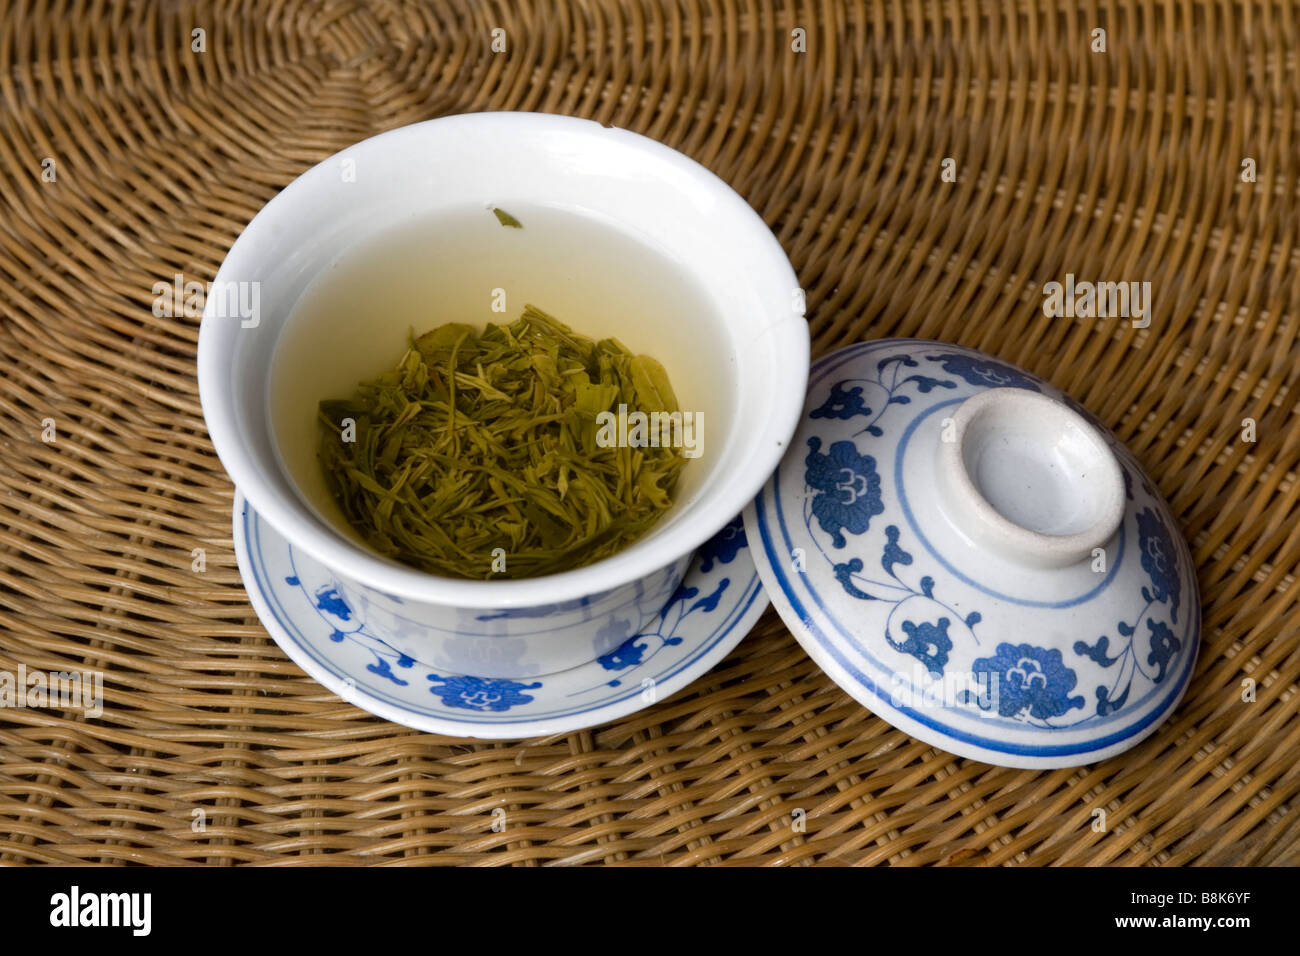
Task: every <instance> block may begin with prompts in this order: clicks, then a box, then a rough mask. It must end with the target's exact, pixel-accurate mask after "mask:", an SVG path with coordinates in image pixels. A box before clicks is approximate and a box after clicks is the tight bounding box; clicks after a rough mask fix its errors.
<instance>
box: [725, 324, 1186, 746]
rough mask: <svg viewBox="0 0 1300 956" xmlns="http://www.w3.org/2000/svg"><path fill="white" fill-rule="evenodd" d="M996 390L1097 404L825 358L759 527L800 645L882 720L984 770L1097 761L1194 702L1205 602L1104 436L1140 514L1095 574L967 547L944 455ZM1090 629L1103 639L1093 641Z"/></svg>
mask: <svg viewBox="0 0 1300 956" xmlns="http://www.w3.org/2000/svg"><path fill="white" fill-rule="evenodd" d="M990 388H1002V389H1007V388H1014V389H1023V390H1025V391H1030V392H1036V393H1038V394H1041V395H1046V396H1048V397H1050V398H1055V399H1056V400H1057V401H1062V402H1065V404H1066V405H1067V406H1069V407H1075V408H1078V407H1080V406H1078V403H1076V402H1072V401H1067V400H1066V397H1065V396H1063V395H1062V394H1061V393H1060V392H1058V391H1057V390H1055V389H1054V388H1052V387H1051V386H1050V385H1048V384H1047V383H1046V382H1043V381H1041V380H1040V379H1037V378H1036V377H1034V376H1032V375H1030V374H1029V373H1028V372H1024V371H1022V370H1020V369H1017V368H1015V367H1014V366H1011V365H1008V364H1006V363H1004V362H1001V361H998V360H995V359H992V358H990V357H989V356H985V355H982V354H981V353H977V352H973V351H971V350H969V349H964V348H961V347H958V346H952V345H947V344H944V343H939V342H923V341H913V340H899V341H888V340H886V341H883V342H874V343H866V344H863V345H859V346H851V347H849V348H847V349H843V350H841V351H840V352H837V353H834V354H832V355H829V356H826V357H825V358H823V359H821V360H820V361H819V362H817V363H816V364H815V365H814V368H813V374H812V376H811V380H810V385H809V394H808V402H807V404H806V406H805V416H804V420H803V422H802V423H801V426H800V428H799V430H798V431H797V432H796V447H801V448H803V449H805V451H804V453H803V455H802V456H801V459H795V456H794V454H793V451H792V453H791V454H790V455H788V456H787V458H786V460H785V461H783V462H782V465H781V467H780V468H779V469H778V471H777V473H776V475H774V476H773V478H772V480H771V481H769V483H768V485H767V486H766V487H765V488H764V489H763V490H762V492H760V494H759V496H758V498H757V499H755V502H754V504H753V505H751V507H750V508H749V509H747V510H746V513H745V518H746V528H747V530H748V532H749V535H750V539H751V540H757V542H758V543H759V546H760V554H759V560H758V564H759V570H760V572H761V573H762V574H763V577H764V581H765V584H766V585H767V587H768V588H769V590H770V591H771V592H772V593H773V594H774V595H777V596H778V597H779V600H777V607H778V610H780V611H781V612H782V616H783V617H785V619H786V621H787V623H788V624H790V626H791V630H792V631H794V632H795V635H796V637H798V638H799V640H800V642H801V643H803V645H804V646H805V647H806V648H807V649H808V650H809V652H810V653H811V654H812V655H813V657H814V658H815V659H816V660H817V661H818V663H819V664H821V665H822V666H823V667H824V668H826V669H827V670H828V671H830V673H831V675H832V676H833V677H834V678H835V679H836V680H837V682H839V683H840V684H841V686H844V687H845V688H846V689H847V690H849V691H850V692H851V693H853V694H854V696H856V697H858V698H859V699H860V700H863V702H864V703H867V705H868V706H869V707H870V708H871V709H873V710H876V711H877V712H879V713H881V714H882V716H885V717H886V718H887V719H890V720H892V721H895V722H897V723H898V724H899V725H900V726H902V727H904V729H906V730H908V731H909V732H910V733H913V734H915V735H917V736H922V737H924V738H925V739H927V740H930V741H931V742H933V743H936V744H937V745H939V746H942V747H944V748H945V749H950V750H953V751H955V752H958V753H967V754H969V755H971V756H978V757H979V758H980V759H984V760H989V761H992V762H1003V763H1010V764H1011V765H1013V766H1072V765H1077V764H1081V763H1086V762H1089V760H1091V759H1096V756H1097V755H1098V754H1102V755H1104V754H1106V753H1110V752H1114V751H1115V750H1117V749H1123V747H1124V746H1127V745H1129V744H1130V743H1131V742H1136V740H1138V739H1140V738H1141V737H1142V736H1145V735H1146V734H1148V733H1150V732H1151V731H1152V730H1154V729H1155V727H1156V726H1157V725H1158V723H1159V720H1160V719H1161V718H1162V717H1163V716H1164V715H1165V714H1167V713H1168V712H1169V710H1170V709H1172V707H1173V706H1174V704H1175V703H1176V701H1177V699H1178V698H1179V697H1180V696H1181V694H1182V691H1183V690H1184V689H1185V686H1186V681H1187V679H1188V676H1189V675H1190V673H1191V668H1192V664H1193V663H1194V660H1195V649H1196V644H1197V642H1198V637H1199V619H1198V618H1197V615H1196V613H1195V611H1196V609H1195V608H1193V611H1192V613H1190V614H1180V610H1181V609H1182V608H1183V606H1184V605H1185V604H1186V603H1187V601H1186V595H1188V594H1193V595H1194V594H1195V589H1196V585H1195V578H1194V575H1193V573H1192V568H1191V563H1190V556H1189V555H1188V552H1187V548H1186V545H1185V543H1184V542H1183V541H1182V540H1181V537H1180V536H1179V535H1178V534H1177V532H1176V531H1175V530H1173V529H1172V519H1171V518H1170V517H1169V516H1168V511H1167V508H1166V507H1165V505H1164V503H1163V502H1162V501H1161V500H1160V499H1159V497H1158V495H1157V494H1156V493H1155V491H1154V490H1153V488H1152V487H1151V485H1150V483H1149V482H1148V481H1147V480H1146V478H1145V477H1144V476H1143V475H1142V474H1141V471H1140V469H1138V467H1137V465H1136V463H1135V462H1134V461H1133V458H1132V456H1131V455H1130V454H1129V453H1128V451H1127V450H1126V449H1124V448H1123V446H1122V445H1120V444H1119V443H1117V442H1115V441H1114V439H1113V438H1111V437H1110V436H1109V434H1108V433H1104V430H1103V435H1104V437H1105V439H1106V442H1107V443H1108V444H1109V446H1110V447H1111V449H1112V451H1113V452H1114V454H1115V456H1116V458H1117V460H1118V462H1119V465H1120V471H1121V474H1122V476H1123V479H1124V489H1125V495H1126V501H1127V502H1128V506H1127V514H1126V515H1125V517H1124V520H1123V523H1122V524H1121V526H1120V529H1119V531H1118V533H1117V535H1116V537H1115V538H1114V539H1113V540H1112V541H1111V542H1110V543H1109V544H1108V545H1107V546H1106V548H1103V549H1100V550H1101V552H1102V553H1100V554H1094V561H1093V562H1092V566H1091V567H1089V566H1086V565H1082V564H1081V565H1080V566H1077V567H1071V568H1067V569H1065V570H1064V571H1063V572H1061V573H1059V574H1056V575H1055V576H1053V574H1052V573H1050V571H1049V570H1048V569H1038V568H1032V569H1029V570H1025V571H1015V570H1014V569H1013V568H1012V567H1011V565H1009V564H1008V563H1007V562H1006V561H1005V560H1004V559H1000V558H996V557H993V558H989V557H986V556H981V555H980V554H979V553H978V551H972V550H969V544H968V545H966V546H965V547H966V548H967V550H965V551H963V550H962V547H958V546H957V545H955V544H954V542H957V541H960V540H963V539H962V537H961V535H960V534H958V533H955V532H954V531H953V529H952V527H951V526H950V525H947V524H945V521H946V519H944V518H943V515H942V508H940V507H938V506H937V505H936V503H935V502H936V496H937V495H938V491H937V486H936V485H935V484H934V479H933V478H931V477H929V476H930V475H931V474H932V473H933V464H932V463H933V452H932V451H931V449H932V448H933V447H934V443H935V442H936V441H938V440H941V439H940V438H939V437H937V436H939V435H940V434H941V430H942V427H943V423H944V422H945V420H946V419H947V418H949V417H950V416H951V415H952V414H953V411H954V410H955V409H956V407H957V406H958V405H959V404H960V403H961V402H962V401H964V400H965V399H967V398H969V397H971V396H972V395H975V394H978V393H979V392H982V391H985V390H987V389H990ZM1085 419H1087V420H1090V421H1091V423H1093V424H1094V426H1095V419H1091V417H1090V416H1085ZM1112 614H1113V615H1114V616H1113V617H1107V616H1108V615H1112ZM1090 621H1095V622H1097V623H1098V624H1099V625H1100V627H1099V628H1098V630H1094V631H1091V633H1088V632H1087V630H1086V629H1087V628H1089V627H1091V626H1092V625H1091V624H1089V623H1087V622H1090ZM1107 623H1109V627H1107ZM1080 630H1083V631H1084V633H1078V632H1079V631H1080ZM1107 632H1108V633H1107ZM1072 633H1074V634H1078V636H1077V638H1075V639H1068V640H1067V639H1065V638H1066V637H1067V636H1068V635H1071V634H1072Z"/></svg>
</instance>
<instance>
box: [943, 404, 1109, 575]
mask: <svg viewBox="0 0 1300 956" xmlns="http://www.w3.org/2000/svg"><path fill="white" fill-rule="evenodd" d="M936 464H937V467H938V488H939V494H940V501H939V506H940V508H941V509H942V511H943V513H944V514H945V515H946V516H947V518H948V519H949V521H951V522H952V524H953V525H955V526H956V528H957V529H958V530H959V531H960V532H962V534H964V535H965V536H966V537H967V538H969V539H970V540H971V541H972V543H973V544H974V545H975V546H976V547H980V548H987V549H989V550H991V551H994V552H996V553H997V554H999V555H1001V556H1003V557H1005V558H1007V559H1009V560H1011V561H1014V562H1016V563H1019V564H1024V565H1028V566H1030V567H1039V568H1057V567H1064V566H1066V565H1071V564H1075V563H1077V562H1080V561H1084V560H1090V559H1091V558H1092V557H1093V553H1094V549H1096V548H1102V547H1104V546H1105V544H1106V543H1107V542H1108V541H1110V539H1111V538H1112V537H1113V536H1114V534H1115V532H1116V531H1117V530H1119V525H1120V522H1121V521H1122V520H1123V517H1124V497H1125V496H1124V477H1123V474H1122V472H1121V471H1120V466H1119V462H1118V461H1117V460H1116V459H1115V455H1114V454H1113V453H1112V452H1111V450H1110V447H1109V445H1108V444H1107V442H1106V439H1105V438H1104V437H1103V436H1102V434H1101V433H1100V432H1099V431H1098V430H1097V429H1096V428H1094V427H1093V426H1092V425H1091V424H1089V423H1088V422H1087V421H1086V420H1085V419H1084V418H1083V417H1082V416H1081V415H1079V414H1078V413H1077V412H1075V411H1074V410H1073V409H1071V408H1070V407H1069V406H1067V405H1065V404H1063V403H1062V402H1059V401H1057V400H1055V399H1052V398H1048V397H1047V396H1046V395H1042V394H1040V393H1038V392H1032V391H1028V390H1026V389H1021V388H993V389H989V390H988V391H984V392H981V393H979V394H978V395H973V396H971V397H970V398H968V399H966V401H964V402H962V404H961V405H960V406H958V408H957V411H956V412H955V413H954V414H953V416H952V417H951V419H950V420H948V421H945V422H944V428H943V432H942V434H941V436H940V441H939V443H938V452H937V455H936Z"/></svg>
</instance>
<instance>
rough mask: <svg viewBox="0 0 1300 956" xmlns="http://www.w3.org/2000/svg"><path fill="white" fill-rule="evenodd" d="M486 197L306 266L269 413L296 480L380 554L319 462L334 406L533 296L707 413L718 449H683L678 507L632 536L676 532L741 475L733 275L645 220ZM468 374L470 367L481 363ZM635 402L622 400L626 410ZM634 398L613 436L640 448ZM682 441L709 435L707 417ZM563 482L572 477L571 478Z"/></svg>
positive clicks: (311, 500) (514, 314)
mask: <svg viewBox="0 0 1300 956" xmlns="http://www.w3.org/2000/svg"><path fill="white" fill-rule="evenodd" d="M487 198H491V197H485V201H484V202H480V203H467V204H465V205H463V206H460V207H456V208H454V209H451V210H446V211H441V212H438V213H436V214H425V215H417V216H412V217H410V218H409V219H405V220H403V221H401V222H399V223H395V224H389V225H385V226H383V227H382V228H379V229H378V230H377V231H376V232H374V233H372V234H369V235H362V236H358V237H357V238H356V240H355V241H354V242H353V243H352V244H351V245H350V246H349V247H348V248H347V249H346V250H345V251H344V252H343V253H341V254H340V255H339V256H338V257H337V258H335V259H334V260H332V261H331V262H330V263H328V264H327V265H326V266H325V267H324V268H323V269H320V270H318V271H316V272H314V273H313V275H311V276H309V277H304V282H303V286H302V287H301V289H300V291H299V292H298V294H297V295H296V296H295V299H294V300H293V301H292V302H291V303H290V304H289V306H288V309H289V311H288V314H287V317H286V318H285V319H284V320H283V323H284V324H283V327H282V328H281V330H280V332H279V335H278V338H277V343H276V346H275V349H276V351H275V354H274V357H273V360H272V362H271V370H270V382H269V385H270V397H269V403H268V408H267V414H268V415H269V417H270V420H271V423H272V429H273V436H274V440H275V450H276V452H277V454H278V455H279V457H280V459H281V463H282V466H283V470H284V473H285V475H286V476H287V477H288V479H289V480H290V482H291V484H292V486H293V487H294V489H295V491H296V492H297V493H298V494H299V496H300V497H301V498H302V500H303V501H304V503H306V504H307V505H308V506H309V507H310V508H311V509H312V511H313V512H315V513H316V514H317V515H318V516H319V518H320V519H321V521H322V522H323V523H325V524H327V525H328V526H330V527H331V528H333V529H334V530H335V531H336V533H337V534H339V535H340V536H342V537H344V538H346V539H348V540H349V541H350V542H352V543H353V544H355V545H357V546H358V547H362V548H365V549H367V550H369V551H371V552H374V553H380V552H378V551H377V549H376V548H375V547H374V546H373V545H371V544H370V542H369V541H368V540H367V538H366V536H365V535H364V534H362V533H361V532H359V531H358V530H357V529H356V528H355V527H353V524H352V522H351V521H350V520H349V518H348V516H347V515H346V514H345V513H344V511H343V509H342V507H341V506H340V503H339V501H338V500H337V499H336V498H335V496H334V492H333V489H332V488H331V485H330V482H329V481H328V480H327V477H326V471H325V469H324V468H323V467H322V465H321V461H320V457H319V452H320V441H321V434H320V429H321V426H320V424H319V422H318V417H319V406H320V403H321V402H322V401H324V400H351V399H352V398H353V395H354V392H355V391H356V390H357V385H358V383H360V382H373V381H375V380H376V379H378V378H380V377H381V376H383V375H384V374H386V373H388V372H392V371H394V370H395V368H396V366H397V363H398V362H399V360H402V358H403V352H404V350H405V348H406V347H407V346H408V345H409V344H410V338H409V337H410V335H411V334H412V333H414V334H415V335H416V336H420V335H422V334H423V333H425V332H426V331H429V330H432V329H435V328H437V327H440V326H445V325H448V324H464V325H469V326H472V327H473V328H474V330H475V334H476V335H478V336H479V337H480V338H481V336H482V335H483V333H484V332H485V331H486V329H487V327H488V326H489V325H497V326H499V327H501V328H503V329H504V328H509V327H510V326H511V325H513V324H514V323H515V322H517V321H518V320H519V319H520V318H521V316H522V315H523V312H524V306H525V304H526V303H533V304H535V305H537V306H540V307H541V308H542V309H544V310H545V312H546V313H549V314H550V315H552V316H555V317H556V318H557V319H558V320H560V321H562V322H563V323H564V325H566V326H569V327H571V328H573V329H575V330H578V331H579V332H581V333H582V334H583V336H584V337H587V338H589V339H590V340H592V342H593V343H600V342H601V341H603V340H607V339H613V340H617V341H618V342H619V343H622V345H623V346H625V347H626V351H627V352H629V353H630V354H631V355H633V356H636V355H646V356H653V357H654V358H655V359H658V360H659V361H660V362H662V363H663V366H664V367H665V368H666V369H667V370H668V372H669V373H670V378H671V392H672V394H673V396H674V397H675V399H676V402H677V407H678V408H680V409H681V410H682V415H683V416H685V415H686V414H687V413H688V412H690V413H694V414H695V416H696V423H697V424H699V423H703V422H707V425H708V429H707V432H706V433H705V437H706V438H707V449H708V450H707V453H705V454H699V452H700V450H701V447H702V446H701V447H696V448H695V449H694V450H691V449H689V448H687V447H682V448H681V449H680V450H681V451H682V457H684V458H686V459H687V463H686V465H685V466H684V467H681V468H680V470H679V474H678V478H677V482H676V485H675V486H674V489H673V493H672V496H671V507H669V508H668V509H667V511H666V512H665V513H664V514H663V515H662V517H661V518H660V519H659V520H658V521H656V522H655V523H654V524H653V525H652V526H650V527H649V528H648V529H647V530H646V531H645V533H644V534H643V535H642V536H641V537H640V538H639V539H637V540H636V541H633V542H630V543H629V544H628V545H627V547H637V546H638V545H639V544H641V543H642V542H649V541H651V540H653V539H655V538H656V537H657V536H659V535H663V534H668V533H670V532H671V531H672V529H673V528H675V527H676V522H677V521H678V520H679V518H680V517H682V516H684V515H685V514H686V513H687V512H688V510H689V509H690V507H691V505H692V504H693V502H694V501H696V500H697V499H698V497H699V496H700V495H701V494H702V493H703V491H704V489H705V488H707V487H709V486H711V485H713V484H714V483H715V482H717V481H719V480H727V476H724V475H720V474H719V473H718V469H719V467H720V462H722V461H723V460H724V459H725V454H724V451H725V448H726V447H727V445H728V444H729V443H730V442H731V441H732V440H734V436H732V435H731V433H730V431H729V423H730V422H731V421H732V420H733V418H734V411H735V410H734V408H733V403H734V402H735V401H736V400H737V398H738V395H739V392H740V390H739V387H738V385H737V381H738V367H739V363H741V362H743V361H744V356H743V354H737V352H736V349H735V347H734V346H733V345H732V343H731V341H730V339H729V338H728V337H727V336H726V334H725V333H724V331H723V328H724V326H723V324H722V323H721V322H720V320H719V319H718V316H717V313H718V305H717V302H716V301H715V296H724V295H730V294H731V289H730V287H729V286H728V285H727V284H726V283H724V282H720V283H719V284H718V285H717V287H716V288H714V287H709V288H706V287H705V286H704V285H702V284H700V283H699V282H698V280H696V279H694V278H693V276H692V274H691V269H689V268H687V267H686V266H685V265H684V264H682V263H680V262H678V261H676V260H675V259H673V258H672V257H671V256H669V255H668V254H667V253H665V252H664V251H662V250H660V249H659V248H658V247H656V246H654V245H652V244H650V243H649V242H647V241H645V240H644V239H642V238H641V237H640V236H639V235H638V234H637V233H636V232H635V231H634V230H633V229H631V228H625V227H624V226H622V225H613V224H611V223H609V222H607V221H605V220H603V219H601V218H599V217H597V216H594V215H590V214H587V213H580V212H575V211H572V210H569V209H560V208H556V207H552V206H548V205H545V204H539V203H529V202H524V201H520V200H517V199H510V200H509V201H503V202H502V203H501V204H500V206H497V205H496V204H495V203H489V202H487V201H486V199H487ZM277 307H278V304H277ZM270 321H274V316H272V318H271V320H270ZM443 334H445V333H443ZM417 351H418V350H417ZM485 371H486V366H485ZM458 373H459V374H460V375H471V371H470V370H469V369H468V368H463V369H462V368H458ZM477 374H478V373H477V369H475V370H473V372H472V375H473V376H477ZM498 374H499V373H498ZM439 375H440V376H441V375H442V373H441V372H439ZM462 381H463V380H462V379H461V378H460V377H459V376H458V377H457V379H456V388H457V393H458V395H459V396H461V397H462V398H463V397H464V396H465V395H468V394H469V392H468V390H465V392H464V395H462V394H461V393H462V390H463V389H465V386H463V385H462V384H461V382H462ZM444 384H448V383H446V382H445V381H444ZM596 384H599V383H597V382H595V381H593V385H596ZM621 387H622V386H621V380H620V388H621ZM633 387H634V390H635V379H634V386H633ZM621 401H622V400H621V399H620V400H619V401H616V402H614V404H613V406H612V410H613V411H614V412H615V413H617V411H618V405H619V404H620V403H621ZM626 404H628V414H627V416H626V419H624V418H621V417H620V418H619V420H618V427H617V429H616V430H615V432H616V433H615V434H613V435H612V436H610V437H612V438H614V439H615V440H616V441H617V442H618V443H620V444H627V445H629V446H635V445H636V444H637V439H638V436H639V429H640V427H641V424H642V423H640V422H638V420H637V419H638V416H640V415H642V413H641V412H640V411H638V409H639V405H638V404H636V403H632V402H628V403H626ZM458 405H459V401H458ZM458 414H459V412H458ZM345 417H346V416H345ZM624 426H626V427H624ZM684 437H686V438H693V439H695V443H696V445H697V446H699V439H700V432H699V429H698V428H697V429H696V431H695V432H694V434H693V435H688V436H684ZM633 450H634V451H639V450H640V449H636V448H635V447H633ZM380 451H381V452H382V449H380ZM441 453H442V452H440V454H441ZM553 477H554V478H555V480H556V481H557V482H558V480H559V476H558V473H557V474H555V475H554V476H553ZM568 477H569V481H570V482H572V481H573V477H572V474H569V475H568ZM507 490H508V488H507ZM506 551H507V554H506V557H505V563H506V570H505V572H504V574H502V573H500V572H498V573H497V574H496V575H494V576H497V577H500V576H505V577H514V576H517V575H518V574H520V573H522V570H523V568H522V567H520V566H518V565H517V560H518V558H517V556H515V555H512V554H510V553H509V552H510V548H509V547H507V548H506ZM484 557H487V556H484ZM390 560H393V561H398V559H396V558H391V557H390ZM475 560H476V561H478V560H479V559H478V558H477V557H476V559H475ZM489 567H490V565H488V566H487V567H484V566H481V564H478V563H476V564H475V566H474V567H473V568H462V569H461V573H462V574H471V575H472V576H473V577H479V576H481V575H482V576H487V575H488V574H489V573H490V572H489V571H488V568H489ZM439 573H446V574H450V573H452V569H448V570H446V571H444V572H439Z"/></svg>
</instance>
